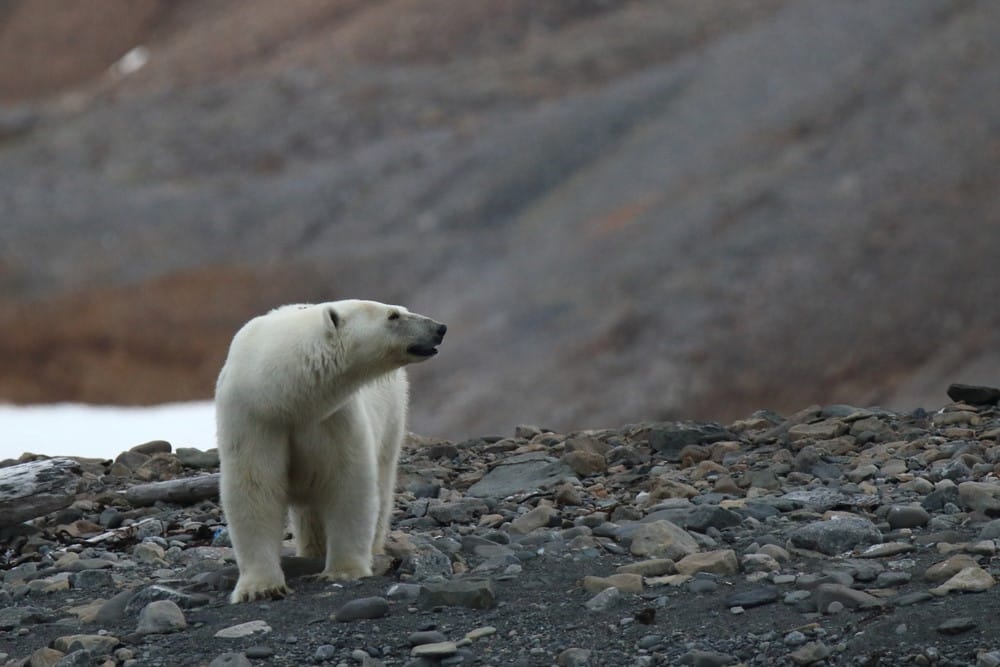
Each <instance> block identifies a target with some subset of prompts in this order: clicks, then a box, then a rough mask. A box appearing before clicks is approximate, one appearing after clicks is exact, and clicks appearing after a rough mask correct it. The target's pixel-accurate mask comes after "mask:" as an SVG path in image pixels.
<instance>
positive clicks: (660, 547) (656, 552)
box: [629, 520, 698, 561]
mask: <svg viewBox="0 0 1000 667" xmlns="http://www.w3.org/2000/svg"><path fill="white" fill-rule="evenodd" d="M629 550H630V551H631V552H632V554H633V555H635V556H641V557H653V558H669V559H671V560H673V561H677V560H680V559H681V558H683V557H684V556H687V555H688V554H693V553H695V552H697V551H698V542H697V541H696V540H695V539H694V538H693V537H691V535H689V534H688V533H687V531H685V530H684V529H683V528H681V527H680V526H678V525H677V524H675V523H672V522H670V521H664V520H661V521H653V522H652V523H645V524H642V525H640V526H639V527H638V528H637V529H636V530H635V532H634V533H633V534H632V544H631V545H630V546H629Z"/></svg>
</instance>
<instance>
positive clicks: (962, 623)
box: [935, 616, 976, 635]
mask: <svg viewBox="0 0 1000 667" xmlns="http://www.w3.org/2000/svg"><path fill="white" fill-rule="evenodd" d="M975 627H976V622H975V621H974V620H972V619H971V618H969V617H967V616H962V617H959V618H949V619H948V620H946V621H944V622H943V623H941V624H940V625H938V626H937V627H936V628H935V630H937V631H938V632H940V633H941V634H942V635H960V634H962V633H963V632H968V631H969V630H973V629H975Z"/></svg>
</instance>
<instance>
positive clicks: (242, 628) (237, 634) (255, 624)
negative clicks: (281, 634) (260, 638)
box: [215, 620, 271, 655]
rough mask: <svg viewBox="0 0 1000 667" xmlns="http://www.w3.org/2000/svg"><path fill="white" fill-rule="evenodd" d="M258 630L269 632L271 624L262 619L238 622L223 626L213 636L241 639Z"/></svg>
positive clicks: (263, 632)
mask: <svg viewBox="0 0 1000 667" xmlns="http://www.w3.org/2000/svg"><path fill="white" fill-rule="evenodd" d="M258 632H259V633H262V634H267V633H269V632H271V626H270V625H268V624H267V622H266V621H263V620H257V621H247V622H246V623H239V624H237V625H231V626H229V627H227V628H223V629H221V630H219V631H218V632H216V633H215V637H217V638H219V639H241V638H243V637H249V636H251V635H254V634H256V633H258ZM248 655H249V654H248Z"/></svg>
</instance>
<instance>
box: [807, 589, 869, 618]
mask: <svg viewBox="0 0 1000 667" xmlns="http://www.w3.org/2000/svg"><path fill="white" fill-rule="evenodd" d="M812 597H813V602H815V604H816V611H818V612H821V613H826V612H827V611H829V608H830V605H831V604H835V603H836V604H840V605H843V606H844V607H847V608H848V609H871V608H878V607H881V606H883V605H884V601H883V600H880V599H879V598H877V597H875V596H874V595H871V594H869V593H865V592H864V591H859V590H857V589H854V588H851V587H850V586H845V585H843V584H820V585H819V586H817V587H816V590H814V591H813V595H812Z"/></svg>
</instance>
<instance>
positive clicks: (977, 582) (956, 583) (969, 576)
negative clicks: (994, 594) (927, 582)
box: [931, 566, 996, 595]
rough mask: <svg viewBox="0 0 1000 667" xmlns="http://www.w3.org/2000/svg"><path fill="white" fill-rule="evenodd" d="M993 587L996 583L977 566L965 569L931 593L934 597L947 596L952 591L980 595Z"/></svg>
mask: <svg viewBox="0 0 1000 667" xmlns="http://www.w3.org/2000/svg"><path fill="white" fill-rule="evenodd" d="M995 585H996V581H995V580H994V579H993V577H992V576H991V575H990V573H989V572H987V571H986V570H984V569H983V568H981V567H979V566H976V567H967V568H965V569H963V570H962V571H961V572H959V573H958V574H956V575H955V576H953V577H952V578H950V579H948V581H946V582H944V583H943V584H941V585H940V586H938V587H937V588H932V589H931V593H933V594H934V595H947V594H948V593H951V592H953V591H959V592H961V593H981V592H983V591H987V590H989V589H991V588H993V586H995Z"/></svg>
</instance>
